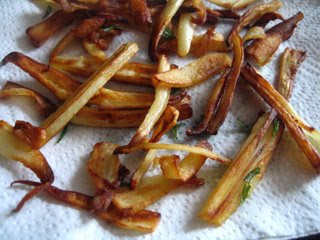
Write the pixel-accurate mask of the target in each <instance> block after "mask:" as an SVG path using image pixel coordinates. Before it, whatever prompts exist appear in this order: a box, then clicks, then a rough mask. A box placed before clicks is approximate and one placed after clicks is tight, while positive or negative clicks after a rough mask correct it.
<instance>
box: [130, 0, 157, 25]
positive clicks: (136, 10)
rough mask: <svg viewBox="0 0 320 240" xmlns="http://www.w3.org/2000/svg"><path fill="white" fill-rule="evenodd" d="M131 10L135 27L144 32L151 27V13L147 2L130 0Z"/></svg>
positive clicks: (144, 0)
mask: <svg viewBox="0 0 320 240" xmlns="http://www.w3.org/2000/svg"><path fill="white" fill-rule="evenodd" d="M129 9H130V14H131V17H132V18H133V21H134V25H135V26H137V27H139V28H142V29H144V30H148V29H149V28H150V27H151V25H152V18H151V12H150V9H149V8H148V5H147V1H146V0H129Z"/></svg>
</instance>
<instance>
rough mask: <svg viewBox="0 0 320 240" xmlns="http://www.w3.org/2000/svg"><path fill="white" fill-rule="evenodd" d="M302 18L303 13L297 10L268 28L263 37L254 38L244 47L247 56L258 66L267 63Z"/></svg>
mask: <svg viewBox="0 0 320 240" xmlns="http://www.w3.org/2000/svg"><path fill="white" fill-rule="evenodd" d="M303 18H304V16H303V13H301V12H299V13H298V14H297V15H295V16H293V17H291V18H289V19H287V20H285V21H283V22H281V23H279V24H277V25H275V26H274V27H272V28H271V29H269V30H268V31H267V32H266V37H265V38H263V39H257V40H255V41H254V42H253V43H252V44H251V45H250V46H248V47H247V48H246V54H247V56H248V57H249V58H250V59H251V60H253V61H254V62H255V63H257V64H259V65H260V66H263V65H265V64H267V63H268V62H269V61H271V59H272V56H273V55H274V54H275V52H276V51H277V49H278V47H279V46H280V44H281V43H282V42H283V41H286V40H287V39H289V38H290V37H291V36H292V34H293V32H294V30H295V28H296V27H297V24H298V22H299V21H301V20H302V19H303Z"/></svg>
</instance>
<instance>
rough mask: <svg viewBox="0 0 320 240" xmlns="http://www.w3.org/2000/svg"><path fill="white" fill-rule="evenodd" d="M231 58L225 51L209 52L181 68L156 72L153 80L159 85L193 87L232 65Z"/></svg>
mask: <svg viewBox="0 0 320 240" xmlns="http://www.w3.org/2000/svg"><path fill="white" fill-rule="evenodd" d="M230 65H231V59H230V57H229V56H228V54H225V53H209V54H207V55H205V56H203V57H201V58H199V59H197V60H195V61H193V62H191V63H190V64H188V65H186V66H184V67H183V68H180V69H172V70H170V71H167V72H164V73H158V74H155V75H154V76H153V77H152V82H153V84H154V85H157V86H166V87H175V88H183V87H191V86H194V85H196V84H199V83H201V82H203V81H205V80H207V79H208V78H210V77H212V76H213V75H215V74H217V73H219V72H221V71H222V70H224V69H225V68H226V67H230Z"/></svg>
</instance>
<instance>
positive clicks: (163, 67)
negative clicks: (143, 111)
mask: <svg viewBox="0 0 320 240" xmlns="http://www.w3.org/2000/svg"><path fill="white" fill-rule="evenodd" d="M168 70H170V64H169V62H168V60H167V58H166V57H165V56H164V55H161V57H160V60H159V67H158V72H160V73H161V72H165V71H168ZM170 92H171V88H170V87H165V86H157V85H155V98H154V102H153V103H152V105H151V107H150V109H149V111H148V113H147V115H146V117H145V119H144V120H143V122H142V123H141V125H140V126H139V128H138V129H137V131H136V133H135V135H134V136H133V137H132V139H131V141H130V143H129V146H134V145H136V144H138V143H141V142H142V141H143V140H144V139H145V138H146V137H148V135H149V133H150V132H151V131H152V129H153V127H154V125H155V124H156V122H157V121H158V120H159V118H160V117H161V115H162V113H163V112H164V110H165V109H166V107H167V105H168V102H169V98H170Z"/></svg>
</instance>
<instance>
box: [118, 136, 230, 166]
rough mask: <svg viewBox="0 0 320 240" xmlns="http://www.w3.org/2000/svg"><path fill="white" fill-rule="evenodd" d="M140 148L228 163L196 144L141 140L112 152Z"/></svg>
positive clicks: (132, 150) (224, 158) (122, 152)
mask: <svg viewBox="0 0 320 240" xmlns="http://www.w3.org/2000/svg"><path fill="white" fill-rule="evenodd" d="M141 149H163V150H173V151H186V152H190V153H194V154H198V155H201V156H205V157H208V158H210V159H212V160H216V161H218V162H220V163H222V164H225V165H229V164H230V162H231V161H230V159H228V158H226V157H224V156H221V155H219V154H216V153H214V152H212V151H209V150H207V149H205V148H203V147H197V146H189V145H182V144H164V143H150V142H143V143H140V144H137V145H135V146H133V147H130V146H121V147H118V148H116V149H115V151H114V154H127V153H131V152H134V151H138V150H141Z"/></svg>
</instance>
